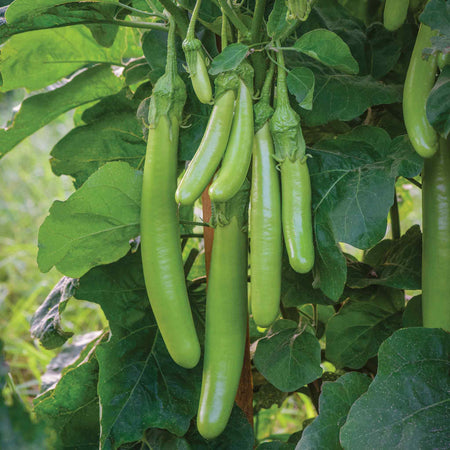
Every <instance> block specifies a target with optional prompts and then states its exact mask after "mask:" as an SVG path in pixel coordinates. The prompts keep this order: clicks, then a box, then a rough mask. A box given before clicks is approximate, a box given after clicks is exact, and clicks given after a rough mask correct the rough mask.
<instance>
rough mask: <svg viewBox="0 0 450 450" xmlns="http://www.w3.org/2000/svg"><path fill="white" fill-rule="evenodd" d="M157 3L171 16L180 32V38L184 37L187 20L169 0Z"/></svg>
mask: <svg viewBox="0 0 450 450" xmlns="http://www.w3.org/2000/svg"><path fill="white" fill-rule="evenodd" d="M159 3H161V5H162V6H163V7H164V8H165V9H166V10H167V11H168V12H169V14H170V15H171V16H173V18H174V20H175V23H176V24H177V27H178V29H179V31H180V36H181V37H183V38H184V37H185V35H186V31H187V29H188V20H187V18H186V16H185V15H184V13H183V10H181V9H180V8H179V7H178V6H177V5H176V4H175V3H174V2H172V1H171V0H159Z"/></svg>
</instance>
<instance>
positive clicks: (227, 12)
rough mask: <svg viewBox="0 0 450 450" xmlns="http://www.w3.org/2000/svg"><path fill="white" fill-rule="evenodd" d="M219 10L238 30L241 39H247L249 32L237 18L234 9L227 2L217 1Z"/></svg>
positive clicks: (223, 0)
mask: <svg viewBox="0 0 450 450" xmlns="http://www.w3.org/2000/svg"><path fill="white" fill-rule="evenodd" d="M217 1H218V3H219V6H220V8H221V9H222V10H223V12H224V13H225V15H226V16H227V17H228V19H229V20H230V22H231V23H232V24H233V25H234V26H235V28H237V29H238V31H239V33H241V35H242V37H243V38H244V39H246V38H247V37H248V34H249V31H248V28H247V27H246V26H245V23H244V22H242V20H241V19H239V17H238V16H237V14H236V13H235V11H234V9H233V8H232V7H231V6H230V5H229V4H228V2H227V0H217Z"/></svg>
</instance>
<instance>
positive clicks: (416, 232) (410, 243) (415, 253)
mask: <svg viewBox="0 0 450 450" xmlns="http://www.w3.org/2000/svg"><path fill="white" fill-rule="evenodd" d="M375 255H376V257H374V256H375ZM421 272H422V233H421V232H420V227H419V225H414V226H413V227H411V228H410V229H409V230H408V231H407V232H406V233H405V234H404V235H403V236H402V237H401V238H400V239H399V240H397V241H393V240H391V239H386V240H383V241H381V242H380V243H378V244H377V245H376V246H375V247H373V248H372V249H370V250H369V252H367V254H366V255H365V257H364V262H362V263H361V262H351V263H350V264H349V265H348V281H347V285H348V286H350V287H353V288H364V287H367V286H370V285H381V286H389V287H393V288H397V289H410V290H415V289H421V275H422V274H421Z"/></svg>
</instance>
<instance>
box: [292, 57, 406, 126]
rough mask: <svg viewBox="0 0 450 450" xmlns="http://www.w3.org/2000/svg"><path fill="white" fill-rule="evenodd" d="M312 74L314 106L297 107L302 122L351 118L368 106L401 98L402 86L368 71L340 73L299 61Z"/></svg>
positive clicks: (306, 123) (308, 124) (311, 123)
mask: <svg viewBox="0 0 450 450" xmlns="http://www.w3.org/2000/svg"><path fill="white" fill-rule="evenodd" d="M302 64H303V65H305V66H306V67H308V68H310V69H311V70H312V71H313V73H314V77H315V88H314V97H313V105H314V107H313V109H312V110H311V111H307V110H304V109H300V110H299V114H300V116H301V117H302V119H303V121H304V123H305V125H307V126H316V125H322V124H325V123H328V122H331V121H332V120H343V121H348V120H352V119H354V118H355V117H358V116H360V115H361V114H363V113H364V112H365V111H366V110H367V108H369V107H371V106H374V105H380V104H391V103H396V102H400V101H401V90H400V89H399V88H398V87H396V86H392V85H386V84H383V83H381V82H378V81H375V80H374V78H372V77H371V76H370V75H367V76H355V75H343V74H342V73H339V72H335V71H333V70H331V69H326V68H324V69H321V68H319V67H317V64H315V63H311V62H309V63H302Z"/></svg>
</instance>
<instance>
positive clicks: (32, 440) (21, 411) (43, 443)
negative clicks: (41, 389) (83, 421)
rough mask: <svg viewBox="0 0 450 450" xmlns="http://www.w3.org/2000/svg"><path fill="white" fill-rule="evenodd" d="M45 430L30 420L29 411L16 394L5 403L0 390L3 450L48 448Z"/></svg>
mask: <svg viewBox="0 0 450 450" xmlns="http://www.w3.org/2000/svg"><path fill="white" fill-rule="evenodd" d="M49 445H51V443H50V442H48V440H47V436H46V430H45V428H44V427H43V424H41V423H35V422H33V421H32V420H31V417H30V413H29V412H28V410H27V408H26V406H25V405H24V403H23V402H22V400H21V399H20V397H19V396H18V395H17V394H14V395H13V400H12V402H11V404H8V405H6V404H5V403H4V401H3V398H2V395H1V392H0V448H2V449H5V450H9V449H11V450H15V449H26V450H42V449H43V448H50V447H49Z"/></svg>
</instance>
